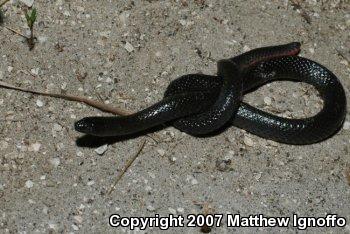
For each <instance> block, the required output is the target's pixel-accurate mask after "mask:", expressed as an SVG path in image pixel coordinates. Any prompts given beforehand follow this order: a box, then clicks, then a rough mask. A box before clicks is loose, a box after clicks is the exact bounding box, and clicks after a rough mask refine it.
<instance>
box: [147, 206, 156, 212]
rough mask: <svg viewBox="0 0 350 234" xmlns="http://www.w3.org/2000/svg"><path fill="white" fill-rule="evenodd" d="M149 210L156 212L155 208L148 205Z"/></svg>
mask: <svg viewBox="0 0 350 234" xmlns="http://www.w3.org/2000/svg"><path fill="white" fill-rule="evenodd" d="M147 210H149V211H155V210H156V208H154V207H153V206H151V205H148V206H147Z"/></svg>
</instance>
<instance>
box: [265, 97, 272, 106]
mask: <svg viewBox="0 0 350 234" xmlns="http://www.w3.org/2000/svg"><path fill="white" fill-rule="evenodd" d="M264 102H265V104H266V105H268V106H269V105H271V103H272V99H271V98H270V97H264Z"/></svg>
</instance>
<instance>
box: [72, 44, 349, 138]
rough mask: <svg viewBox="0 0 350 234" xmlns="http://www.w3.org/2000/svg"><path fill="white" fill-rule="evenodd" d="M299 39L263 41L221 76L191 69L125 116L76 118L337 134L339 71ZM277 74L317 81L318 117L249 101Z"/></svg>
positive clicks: (112, 131) (103, 131)
mask: <svg viewBox="0 0 350 234" xmlns="http://www.w3.org/2000/svg"><path fill="white" fill-rule="evenodd" d="M299 51H300V43H297V42H293V43H289V44H286V45H280V46H272V47H263V48H258V49H255V50H251V51H249V52H246V53H244V54H241V55H239V56H236V57H233V58H231V59H227V60H220V61H219V62H218V76H209V75H203V74H189V75H185V76H182V77H180V78H178V79H176V80H174V81H173V82H171V83H170V85H169V86H168V88H167V90H166V92H165V95H164V98H163V100H161V101H160V102H158V103H156V104H154V105H153V106H151V107H149V108H147V109H144V110H142V111H140V112H137V113H135V114H132V115H129V116H124V117H87V118H83V119H81V120H79V121H78V122H76V123H75V129H76V130H77V131H79V132H83V133H87V134H90V135H95V136H122V135H128V134H133V133H136V132H140V131H143V130H146V129H149V128H151V127H154V126H157V125H161V124H164V123H170V124H172V125H173V126H174V127H175V128H177V129H179V130H181V131H184V132H186V133H188V134H191V135H195V136H198V135H206V134H210V133H213V132H215V131H217V130H218V129H221V128H223V127H225V126H228V125H229V124H232V125H234V126H237V127H239V128H242V129H245V130H247V131H248V132H251V133H253V134H256V135H258V136H260V137H263V138H267V139H271V140H275V141H279V142H283V143H288V144H312V143H315V142H319V141H322V140H324V139H326V138H328V137H330V136H331V135H332V134H334V133H335V132H336V131H337V130H338V129H339V128H340V126H341V125H342V123H343V121H344V118H345V114H346V98H345V93H344V89H343V87H342V85H341V84H340V82H339V80H338V79H337V77H336V76H335V75H334V74H333V73H332V72H330V71H329V70H328V69H327V68H325V67H323V66H322V65H320V64H318V63H316V62H314V61H311V60H309V59H306V58H302V57H298V56H297V54H298V53H299ZM276 80H293V81H301V82H305V83H308V84H311V85H313V86H314V87H315V88H316V89H317V90H318V92H319V93H320V96H321V97H322V99H323V100H324V106H323V109H322V110H321V111H320V112H319V113H318V114H316V115H315V116H313V117H310V118H304V119H287V118H282V117H278V116H275V115H272V114H270V113H267V112H264V111H261V110H259V109H256V108H254V107H252V106H250V105H248V104H246V103H244V102H242V97H243V95H244V94H245V93H247V92H251V91H252V90H255V89H256V88H258V87H260V86H262V85H264V84H266V83H268V82H272V81H276Z"/></svg>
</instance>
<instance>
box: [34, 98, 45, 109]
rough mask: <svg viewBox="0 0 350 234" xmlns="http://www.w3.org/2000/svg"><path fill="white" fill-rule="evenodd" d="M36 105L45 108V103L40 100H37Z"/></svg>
mask: <svg viewBox="0 0 350 234" xmlns="http://www.w3.org/2000/svg"><path fill="white" fill-rule="evenodd" d="M36 105H37V106H38V107H43V106H44V102H43V101H41V100H39V99H38V100H36Z"/></svg>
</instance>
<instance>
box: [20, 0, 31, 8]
mask: <svg viewBox="0 0 350 234" xmlns="http://www.w3.org/2000/svg"><path fill="white" fill-rule="evenodd" d="M20 1H21V2H22V3H23V4H25V5H26V6H27V7H32V6H33V4H34V0H20Z"/></svg>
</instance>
